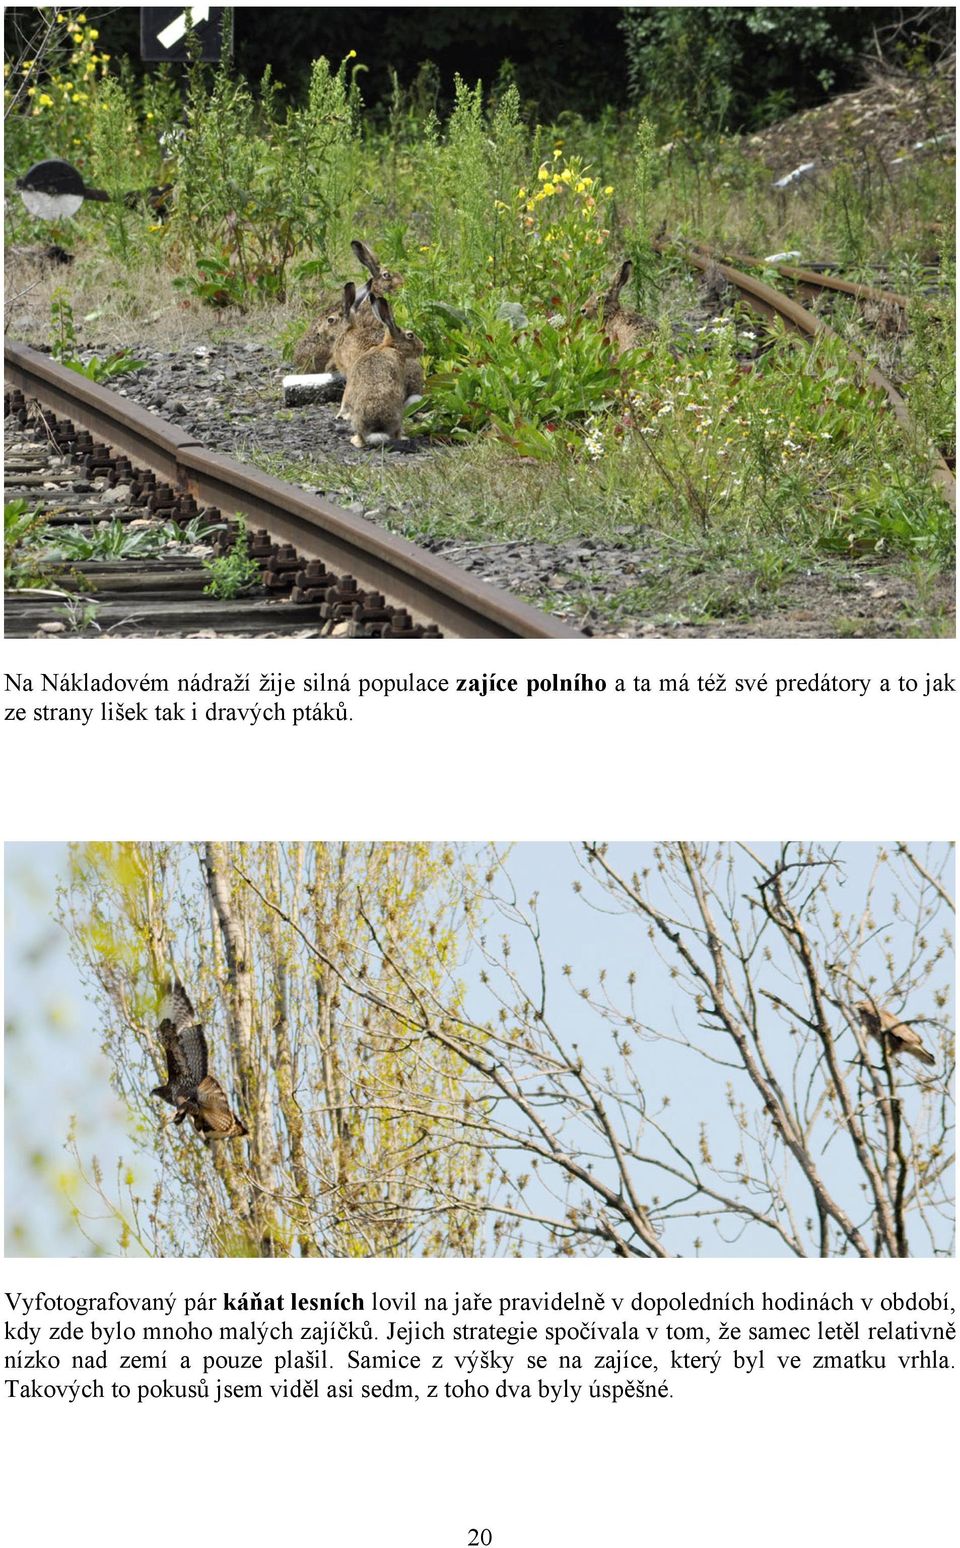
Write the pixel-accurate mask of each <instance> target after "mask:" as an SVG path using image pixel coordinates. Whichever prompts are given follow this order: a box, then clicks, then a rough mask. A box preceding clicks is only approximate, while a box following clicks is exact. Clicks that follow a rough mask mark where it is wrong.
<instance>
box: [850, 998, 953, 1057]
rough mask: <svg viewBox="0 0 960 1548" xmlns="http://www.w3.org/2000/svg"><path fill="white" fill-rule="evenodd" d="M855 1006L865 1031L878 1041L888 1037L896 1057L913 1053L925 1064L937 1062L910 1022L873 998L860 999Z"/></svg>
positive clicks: (888, 1042) (889, 1044)
mask: <svg viewBox="0 0 960 1548" xmlns="http://www.w3.org/2000/svg"><path fill="white" fill-rule="evenodd" d="M853 1008H854V1010H855V1011H857V1012H858V1014H859V1016H860V1025H861V1026H862V1027H863V1030H864V1032H867V1033H869V1035H870V1036H871V1037H875V1038H876V1039H877V1041H878V1042H880V1041H881V1040H882V1039H884V1038H886V1040H887V1044H888V1046H889V1048H890V1052H891V1053H892V1054H893V1056H894V1058H895V1059H896V1058H899V1056H900V1055H901V1054H904V1053H908V1054H913V1057H914V1058H915V1059H919V1060H920V1061H921V1062H922V1063H923V1064H936V1062H937V1061H936V1059H935V1058H934V1057H933V1054H932V1053H929V1052H928V1051H927V1049H926V1048H924V1046H923V1043H922V1042H921V1041H920V1034H919V1032H915V1031H914V1030H913V1028H912V1027H911V1026H910V1025H909V1023H908V1022H906V1021H901V1020H900V1018H899V1016H894V1015H893V1014H892V1012H891V1011H888V1010H884V1009H883V1007H882V1006H881V1005H877V1004H875V1002H874V1001H873V1000H858V1001H857V1003H856V1005H855V1006H854V1007H853Z"/></svg>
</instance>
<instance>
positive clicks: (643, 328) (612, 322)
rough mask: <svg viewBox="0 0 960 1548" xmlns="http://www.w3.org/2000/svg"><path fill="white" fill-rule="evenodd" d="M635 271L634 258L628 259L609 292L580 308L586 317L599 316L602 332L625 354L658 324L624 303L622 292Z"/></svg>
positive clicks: (653, 330) (622, 265)
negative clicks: (626, 350) (623, 304)
mask: <svg viewBox="0 0 960 1548" xmlns="http://www.w3.org/2000/svg"><path fill="white" fill-rule="evenodd" d="M632 273H633V263H632V261H631V259H629V258H625V259H624V261H623V263H622V264H621V265H620V269H619V272H618V274H617V277H616V279H615V280H614V282H613V284H612V285H611V286H610V289H609V290H608V291H607V292H606V294H605V295H602V296H594V297H593V299H592V300H591V301H588V302H587V304H586V306H584V307H581V309H580V311H581V316H583V317H597V316H598V315H599V317H600V319H601V323H602V327H603V331H604V333H605V334H606V335H607V338H608V339H609V340H610V342H611V344H612V345H613V347H614V348H615V349H616V351H617V353H618V354H622V353H623V351H624V350H625V349H636V348H637V346H638V345H640V344H642V343H643V342H644V341H645V340H646V339H648V338H649V337H650V335H651V334H652V333H655V332H656V327H655V326H654V324H653V323H652V322H650V320H649V319H648V318H646V317H642V316H641V315H640V313H639V312H633V311H630V310H629V309H628V308H627V307H624V306H622V305H621V302H620V292H621V291H622V289H623V287H624V285H626V283H627V281H628V280H629V278H630V276H631V274H632Z"/></svg>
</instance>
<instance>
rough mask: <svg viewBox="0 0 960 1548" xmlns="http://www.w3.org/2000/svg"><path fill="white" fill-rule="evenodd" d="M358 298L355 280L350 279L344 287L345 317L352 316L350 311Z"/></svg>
mask: <svg viewBox="0 0 960 1548" xmlns="http://www.w3.org/2000/svg"><path fill="white" fill-rule="evenodd" d="M356 299H357V287H356V285H355V284H354V283H353V281H352V280H350V281H348V283H347V284H346V285H344V287H343V316H344V318H345V319H346V318H348V317H349V316H350V312H351V310H352V308H353V303H354V302H355V301H356Z"/></svg>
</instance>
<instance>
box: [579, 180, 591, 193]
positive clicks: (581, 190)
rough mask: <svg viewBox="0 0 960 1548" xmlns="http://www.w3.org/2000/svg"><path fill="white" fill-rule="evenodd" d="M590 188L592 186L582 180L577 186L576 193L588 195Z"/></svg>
mask: <svg viewBox="0 0 960 1548" xmlns="http://www.w3.org/2000/svg"><path fill="white" fill-rule="evenodd" d="M589 186H590V184H589V183H585V182H584V180H583V178H581V179H580V181H579V183H578V184H577V187H576V192H577V193H586V191H587V189H588V188H589Z"/></svg>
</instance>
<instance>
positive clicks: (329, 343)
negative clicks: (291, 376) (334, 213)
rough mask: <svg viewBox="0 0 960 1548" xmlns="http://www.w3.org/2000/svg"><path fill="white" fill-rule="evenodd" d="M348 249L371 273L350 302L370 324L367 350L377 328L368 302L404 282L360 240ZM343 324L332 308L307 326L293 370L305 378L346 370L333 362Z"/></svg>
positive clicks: (375, 338)
mask: <svg viewBox="0 0 960 1548" xmlns="http://www.w3.org/2000/svg"><path fill="white" fill-rule="evenodd" d="M350 247H351V249H352V250H353V254H354V257H355V258H357V259H358V260H359V262H360V263H362V264H363V266H364V268H365V269H369V271H370V278H369V279H368V280H366V282H365V283H364V284H363V285H362V286H361V288H360V290H359V291H357V290H356V289H355V290H354V295H353V300H352V301H351V306H353V307H355V308H356V309H357V310H358V311H359V310H360V309H361V308H364V309H365V312H366V316H367V318H368V320H370V322H371V328H372V333H371V338H370V342H369V344H368V346H367V347H370V345H372V344H374V343H378V342H379V340H380V328H379V326H377V325H375V324H374V323H373V319H372V316H371V313H370V309H369V304H368V303H369V298H370V297H371V296H387V295H391V294H392V293H393V292H394V291H396V290H399V289H400V288H401V286H402V285H403V280H402V278H401V276H400V275H399V274H396V273H394V272H392V271H391V270H390V269H385V268H383V267H382V265H381V263H380V260H379V258H378V257H377V255H376V253H375V252H374V251H373V250H372V248H369V247H368V246H367V245H366V243H365V242H361V241H360V240H359V238H357V239H355V240H354V241H352V242H351V243H350ZM343 321H344V314H343V311H342V310H338V309H336V308H333V307H331V308H330V309H328V308H327V307H324V308H323V310H322V312H321V314H320V316H319V317H318V318H316V320H315V321H314V322H312V323H311V324H310V327H309V328H308V329H307V331H306V333H305V334H304V335H303V337H302V338H301V340H300V342H299V343H298V344H297V346H296V349H295V350H294V352H293V364H294V368H295V370H297V371H299V372H301V373H302V374H304V375H308V376H315V375H317V374H318V373H319V372H321V371H329V370H339V371H344V370H346V367H345V366H343V365H339V364H338V363H337V362H336V361H335V360H334V358H333V353H334V346H335V344H336V341H337V334H338V332H339V331H340V329H341V327H342V325H343Z"/></svg>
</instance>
